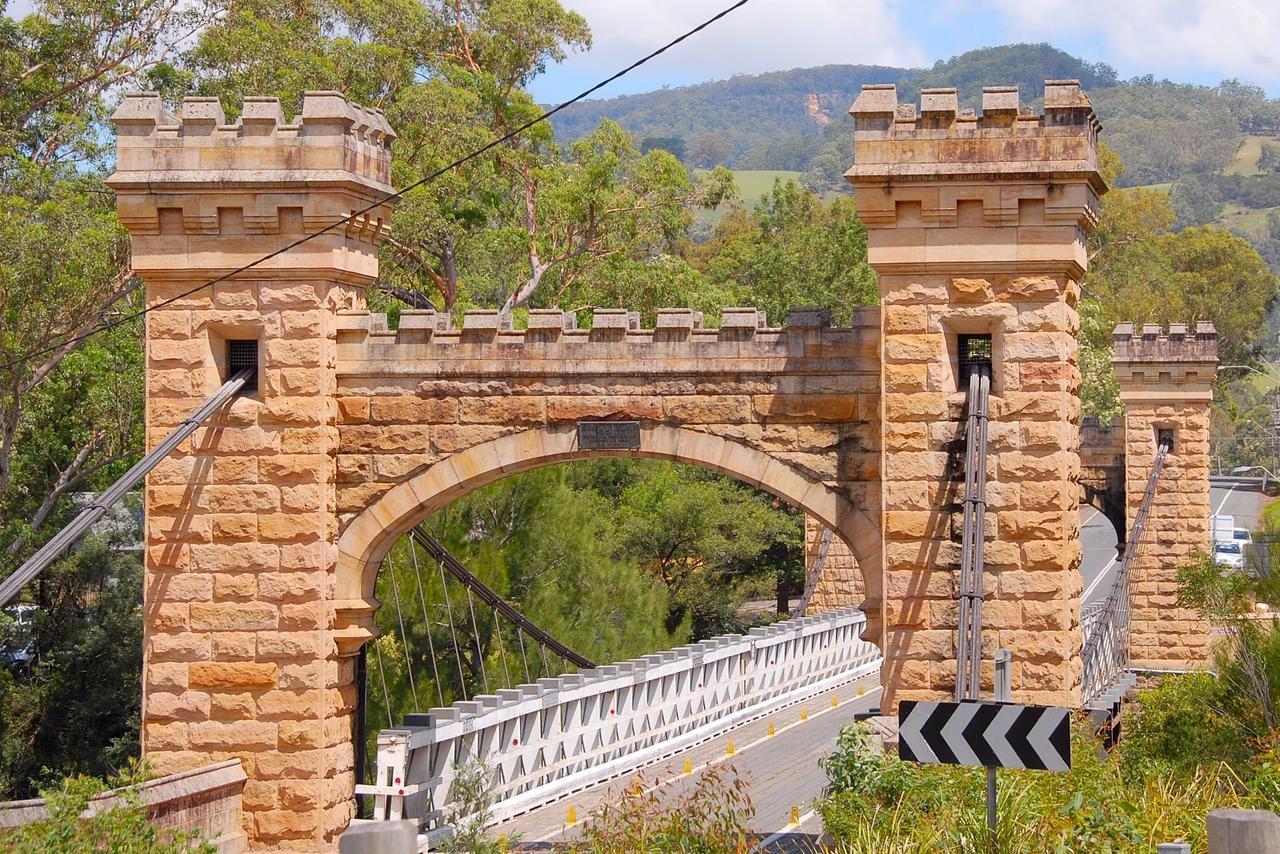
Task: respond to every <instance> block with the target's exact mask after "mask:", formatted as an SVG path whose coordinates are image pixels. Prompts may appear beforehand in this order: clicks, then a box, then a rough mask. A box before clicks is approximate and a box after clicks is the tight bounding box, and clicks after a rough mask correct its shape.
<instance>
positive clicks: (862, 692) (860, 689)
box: [858, 685, 867, 697]
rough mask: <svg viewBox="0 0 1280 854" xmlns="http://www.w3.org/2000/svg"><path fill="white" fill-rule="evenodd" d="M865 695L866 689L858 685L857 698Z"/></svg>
mask: <svg viewBox="0 0 1280 854" xmlns="http://www.w3.org/2000/svg"><path fill="white" fill-rule="evenodd" d="M866 693H867V689H866V688H864V687H863V686H861V685H859V686H858V696H859V697H862V696H864V695H865V694H866Z"/></svg>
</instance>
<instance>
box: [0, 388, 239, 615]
mask: <svg viewBox="0 0 1280 854" xmlns="http://www.w3.org/2000/svg"><path fill="white" fill-rule="evenodd" d="M255 372H256V369H255V368H246V369H244V370H243V371H240V372H239V373H237V374H236V375H235V376H233V377H232V378H231V379H229V380H227V381H226V382H225V383H223V384H222V388H220V389H218V390H217V391H216V392H214V394H213V395H212V396H211V397H210V398H209V399H208V400H206V401H205V402H204V403H203V404H201V405H200V407H199V408H198V409H196V411H195V412H192V413H191V414H190V415H188V416H187V417H186V418H184V419H183V420H182V422H181V423H180V424H179V425H178V426H177V428H175V429H174V431H173V432H172V433H170V434H169V435H168V436H165V437H164V439H163V440H162V441H161V442H160V444H158V445H156V446H155V447H154V448H152V449H151V451H149V452H148V453H147V454H145V455H144V456H143V457H142V459H140V460H138V461H137V462H136V463H134V464H133V465H132V466H130V467H129V470H128V471H127V472H125V473H124V474H123V475H122V476H121V477H120V479H119V480H117V481H116V482H115V483H113V484H111V486H109V487H107V488H106V490H105V491H103V492H102V493H101V494H100V495H99V496H98V497H97V499H95V500H94V502H93V503H92V504H90V505H89V506H88V507H86V508H85V509H84V510H83V511H81V512H80V515H78V516H76V518H74V519H72V520H71V522H70V524H68V525H67V526H66V527H65V528H63V529H62V530H61V531H59V532H58V533H56V534H54V535H53V537H52V538H51V539H50V540H49V542H47V543H45V544H44V545H43V546H41V547H40V548H39V549H38V550H37V551H36V553H35V554H33V555H32V556H31V557H29V558H27V559H26V560H25V561H24V562H23V564H22V566H20V567H18V569H17V570H16V571H15V572H14V573H13V575H10V576H9V577H8V578H6V579H5V580H4V581H3V582H2V583H0V606H3V605H7V604H9V601H10V600H11V599H13V597H14V596H17V595H18V592H19V591H20V590H22V588H23V587H25V586H26V585H27V583H28V582H30V581H31V580H32V579H33V578H35V577H36V576H37V575H39V574H40V573H41V572H43V571H44V570H45V568H46V567H48V566H49V564H51V563H53V562H54V561H55V560H57V558H58V556H59V555H61V554H62V553H63V552H64V551H66V550H67V549H68V548H70V547H71V544H72V543H74V542H75V541H76V540H78V539H80V537H81V536H83V535H84V533H85V532H86V531H88V530H89V529H90V528H92V527H93V526H94V525H95V524H97V522H98V520H99V519H101V518H102V517H103V516H105V515H106V513H107V511H108V510H110V509H111V507H112V506H113V505H114V504H115V503H116V502H117V501H119V500H120V499H121V498H123V497H124V496H125V494H126V493H127V492H129V490H131V489H133V488H134V487H135V486H137V484H138V481H140V480H142V479H143V478H144V477H146V476H147V473H148V472H150V471H151V470H152V469H153V468H155V467H156V466H158V465H159V464H160V461H161V460H163V459H164V458H165V457H167V456H169V454H171V453H172V452H173V450H174V449H175V448H177V447H178V445H180V444H181V443H182V440H183V439H186V438H187V437H188V436H190V435H191V434H192V433H194V432H195V431H196V428H197V427H199V426H200V425H201V424H203V423H204V422H205V421H208V420H209V418H210V416H212V415H213V414H214V413H215V412H217V411H218V410H219V409H220V408H221V407H222V405H223V404H224V403H226V402H227V401H228V400H230V399H231V398H232V397H234V396H235V395H236V394H237V393H238V392H239V391H240V390H241V389H242V388H244V385H245V383H246V382H248V381H249V380H250V379H251V378H252V377H253V375H254V373H255Z"/></svg>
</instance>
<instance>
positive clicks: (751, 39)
mask: <svg viewBox="0 0 1280 854" xmlns="http://www.w3.org/2000/svg"><path fill="white" fill-rule="evenodd" d="M564 5H565V6H567V7H569V8H571V9H574V10H575V11H577V12H580V13H581V14H582V15H583V16H585V17H586V19H587V21H588V23H589V24H590V26H591V32H592V36H593V40H594V45H593V47H592V49H591V51H590V53H587V54H582V55H577V56H573V57H571V58H570V59H569V60H568V61H567V62H566V63H565V65H566V66H567V67H569V68H572V69H573V70H575V71H580V72H583V73H592V74H600V73H608V72H610V71H613V70H616V69H617V68H620V67H622V66H623V65H625V64H626V63H628V62H631V61H632V60H634V59H638V58H639V57H641V56H643V55H644V54H646V53H648V52H649V51H651V50H653V49H654V48H656V47H658V46H659V45H661V44H664V43H666V42H667V41H669V40H670V39H672V38H674V37H675V36H677V35H679V34H680V33H683V32H685V31H686V30H689V29H691V28H692V27H694V26H695V25H697V24H699V23H701V22H702V21H704V20H706V19H707V18H709V17H711V16H712V15H714V14H715V13H716V12H718V11H720V10H721V9H723V8H725V7H726V6H728V5H729V3H728V2H727V0H564ZM923 61H924V52H923V51H922V50H921V48H920V47H919V45H918V44H917V43H916V41H915V40H914V39H913V38H911V37H910V36H909V35H908V34H907V31H906V30H905V28H904V27H903V26H902V22H901V20H900V16H899V12H898V9H897V3H896V2H894V0H752V2H750V3H748V4H747V5H746V6H744V7H742V8H740V9H737V10H736V11H734V12H732V13H731V14H730V15H728V16H727V17H726V18H724V19H722V20H720V21H718V22H716V23H715V24H713V25H712V26H711V27H710V28H708V29H707V30H705V31H703V32H702V33H699V34H698V35H696V36H693V37H692V38H690V39H689V40H688V41H686V42H684V43H683V44H681V45H679V46H677V47H676V48H674V49H672V51H671V52H670V53H669V54H666V55H664V56H662V57H659V58H658V59H656V60H654V61H653V62H652V63H650V65H649V66H646V72H647V74H646V76H655V75H661V76H664V77H666V78H668V79H672V80H676V81H680V82H685V81H689V80H704V79H710V78H723V77H728V76H730V75H732V74H738V73H757V72H761V71H774V70H778V69H785V68H797V67H808V66H813V65H823V64H826V63H870V64H882V65H897V66H903V65H906V66H911V65H919V64H920V63H922V62H923Z"/></svg>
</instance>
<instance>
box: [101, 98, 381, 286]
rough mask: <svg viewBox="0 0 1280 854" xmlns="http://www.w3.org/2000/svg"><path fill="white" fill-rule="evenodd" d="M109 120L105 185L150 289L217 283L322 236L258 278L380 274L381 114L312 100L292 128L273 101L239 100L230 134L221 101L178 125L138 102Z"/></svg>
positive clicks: (154, 105) (194, 104)
mask: <svg viewBox="0 0 1280 854" xmlns="http://www.w3.org/2000/svg"><path fill="white" fill-rule="evenodd" d="M112 120H113V121H114V122H115V125H116V128H117V145H118V154H117V159H116V171H115V173H114V174H113V175H112V176H111V178H110V179H109V180H108V182H107V183H108V184H109V185H110V186H111V187H112V189H114V190H115V191H116V194H117V207H118V210H119V213H120V219H121V221H122V222H123V223H124V225H125V227H126V228H128V229H129V231H130V233H131V234H132V235H133V239H134V242H133V247H134V249H133V265H134V268H135V269H136V270H138V272H139V273H141V274H143V275H145V276H147V277H148V279H149V280H151V279H155V278H158V277H159V278H164V277H169V276H174V277H185V278H191V277H192V276H207V275H217V274H218V273H219V272H221V271H224V270H227V269H234V268H235V267H238V266H241V265H243V264H247V263H249V262H251V261H255V260H257V259H258V258H260V257H262V256H263V255H266V254H269V253H271V252H274V251H276V250H279V249H281V248H282V247H284V246H287V245H288V244H289V243H291V242H293V241H296V240H298V239H299V238H301V237H302V236H303V235H304V234H308V233H311V232H317V231H321V230H324V229H328V231H326V232H325V233H323V234H320V235H319V236H317V237H315V238H312V239H311V240H308V241H307V242H306V243H305V244H303V245H302V246H301V247H299V249H300V250H301V251H298V252H293V253H290V255H289V256H288V257H287V258H285V257H277V258H273V259H272V260H271V261H268V262H266V263H264V264H261V265H258V266H257V267H256V268H255V271H254V275H255V276H266V277H269V276H271V275H272V271H274V270H277V269H279V268H280V267H281V266H282V265H289V266H291V267H293V268H298V267H300V266H305V265H307V264H314V265H315V266H317V267H319V268H323V269H326V270H329V269H331V268H333V267H334V266H335V265H336V266H337V267H338V268H342V269H346V270H347V271H348V272H349V273H350V274H351V276H352V277H353V283H360V284H367V281H361V279H364V280H368V279H370V278H371V276H372V275H373V273H374V271H376V262H375V258H376V248H375V245H376V243H377V241H378V240H380V239H381V238H382V237H383V236H384V235H385V233H386V230H387V222H388V220H389V218H390V209H391V204H390V203H388V204H386V205H383V204H378V203H379V202H380V201H381V200H383V199H385V198H386V197H388V196H389V195H390V194H391V193H392V187H391V186H390V183H389V182H390V176H391V142H392V140H394V139H395V133H394V132H393V131H392V130H391V127H390V125H388V124H387V120H386V118H385V117H383V115H382V113H381V111H379V110H370V109H365V108H362V107H358V106H355V105H354V104H350V103H348V102H347V100H346V98H344V97H343V96H342V95H341V94H339V93H337V92H308V93H306V95H305V96H304V98H303V102H302V113H301V115H299V116H298V117H296V118H295V119H294V120H293V122H292V123H289V122H286V120H285V117H284V114H283V112H282V111H281V108H280V102H279V100H278V99H276V98H246V99H245V100H244V104H243V109H242V111H241V115H240V118H239V119H238V120H237V121H236V123H235V124H228V123H227V121H226V118H225V116H224V115H223V111H222V105H221V104H220V103H219V101H218V99H217V98H188V99H186V100H185V101H184V102H183V103H182V107H181V109H180V110H179V111H178V114H177V115H176V116H175V115H173V114H171V113H169V112H168V111H167V110H166V109H165V107H164V103H163V101H162V100H161V98H160V96H159V95H158V94H156V93H154V92H146V93H141V94H134V95H128V96H126V97H125V99H124V101H123V103H121V105H120V107H119V109H117V110H116V112H115V114H114V115H113V116H112ZM304 186H305V187H306V188H307V189H306V191H303V190H302V188H303V187H304ZM370 205H373V208H372V209H371V210H369V211H368V212H366V213H363V214H361V215H360V216H359V217H356V218H355V219H354V220H353V221H351V222H346V223H342V224H341V225H335V224H337V223H340V222H342V220H344V219H345V218H346V217H348V216H350V215H351V214H352V213H353V212H354V211H357V210H361V209H363V208H366V207H369V206H370ZM228 236H234V237H236V238H237V239H236V240H235V241H234V242H229V241H227V240H225V239H223V238H225V237H228Z"/></svg>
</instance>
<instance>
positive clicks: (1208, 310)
mask: <svg viewBox="0 0 1280 854" xmlns="http://www.w3.org/2000/svg"><path fill="white" fill-rule="evenodd" d="M1103 198H1104V202H1103V211H1102V221H1101V223H1100V225H1099V227H1098V229H1097V231H1096V233H1095V234H1094V235H1093V236H1092V238H1091V240H1090V269H1089V274H1088V276H1087V277H1086V278H1085V288H1086V294H1085V297H1086V300H1093V301H1095V302H1096V305H1095V306H1094V307H1093V308H1091V309H1089V311H1091V312H1093V315H1092V317H1091V318H1087V322H1086V323H1085V325H1084V327H1083V329H1082V334H1084V335H1088V340H1089V345H1090V346H1092V347H1094V348H1096V352H1097V353H1099V354H1101V353H1102V352H1103V351H1107V350H1109V348H1110V342H1109V338H1110V336H1111V330H1112V329H1114V328H1115V324H1116V323H1118V322H1121V321H1131V322H1134V323H1139V324H1141V323H1159V324H1163V325H1167V324H1169V323H1186V324H1195V323H1196V322H1198V321H1202V320H1209V321H1212V322H1213V324H1214V325H1215V327H1216V328H1217V330H1218V336H1219V352H1220V353H1221V356H1222V360H1223V361H1224V362H1227V363H1240V362H1242V361H1247V360H1248V359H1249V358H1251V356H1252V355H1253V354H1254V353H1255V352H1256V350H1257V348H1258V347H1259V344H1260V337H1261V335H1262V333H1263V330H1264V328H1265V326H1264V323H1263V319H1264V318H1265V316H1266V311H1267V309H1268V308H1269V306H1270V305H1271V303H1272V302H1273V301H1274V300H1275V298H1276V296H1277V294H1278V293H1280V280H1278V279H1277V278H1276V275H1275V274H1274V273H1273V272H1272V271H1271V270H1270V269H1268V268H1267V265H1266V262H1265V261H1263V259H1262V258H1261V256H1259V255H1258V253H1257V251H1256V250H1254V248H1253V247H1252V246H1250V245H1249V243H1248V242H1247V241H1245V240H1243V239H1241V238H1239V237H1236V236H1235V235H1233V234H1231V233H1229V232H1227V231H1225V230H1223V229H1221V228H1216V227H1213V226H1200V227H1195V228H1186V229H1183V230H1182V231H1178V232H1173V231H1171V230H1170V227H1171V225H1172V223H1173V221H1174V219H1175V215H1174V212H1173V210H1172V209H1171V208H1170V206H1169V202H1168V199H1167V197H1165V196H1164V194H1163V193H1158V192H1154V191H1150V190H1143V189H1132V190H1119V191H1112V192H1111V193H1109V194H1108V195H1107V196H1104V197H1103ZM1094 367H1095V368H1100V367H1101V360H1098V361H1097V363H1096V365H1095V366H1094ZM1084 379H1085V383H1086V386H1087V385H1088V384H1089V383H1090V382H1091V381H1092V378H1091V377H1090V375H1089V374H1085V377H1084ZM1095 396H1097V395H1095Z"/></svg>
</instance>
